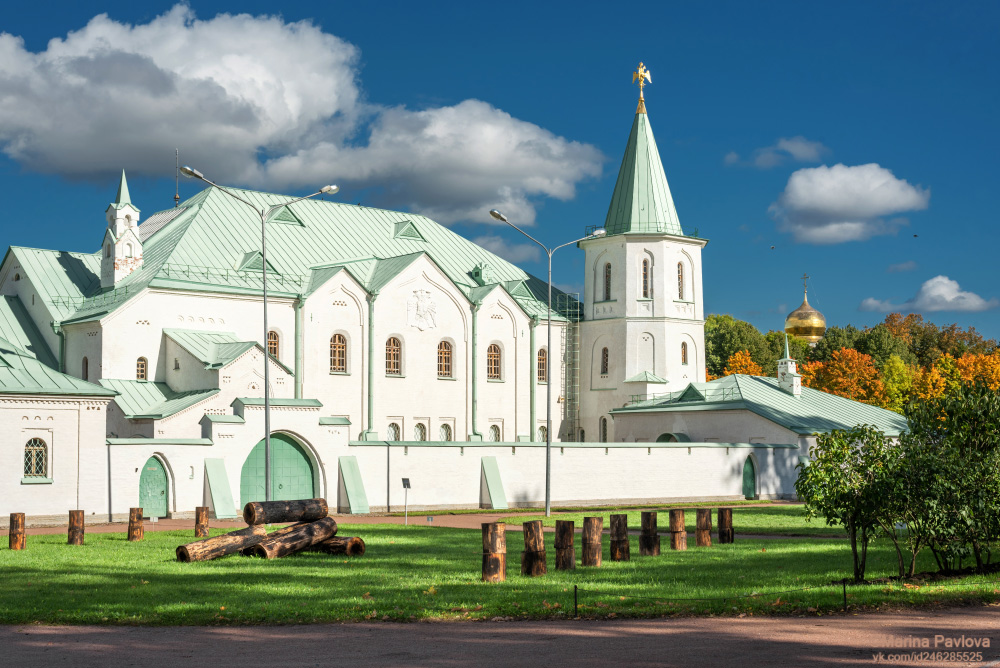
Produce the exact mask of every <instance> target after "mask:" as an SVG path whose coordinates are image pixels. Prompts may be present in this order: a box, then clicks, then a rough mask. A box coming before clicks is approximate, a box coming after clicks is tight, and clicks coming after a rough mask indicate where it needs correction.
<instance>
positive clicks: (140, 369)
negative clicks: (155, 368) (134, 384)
mask: <svg viewBox="0 0 1000 668" xmlns="http://www.w3.org/2000/svg"><path fill="white" fill-rule="evenodd" d="M148 367H149V362H147V361H146V358H145V357H140V358H139V359H137V360H136V361H135V379H136V380H146V379H147V373H148V371H149V368H148Z"/></svg>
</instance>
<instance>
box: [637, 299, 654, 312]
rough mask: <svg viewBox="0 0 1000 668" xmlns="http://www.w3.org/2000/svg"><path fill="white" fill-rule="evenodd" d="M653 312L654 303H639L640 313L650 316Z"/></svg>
mask: <svg viewBox="0 0 1000 668" xmlns="http://www.w3.org/2000/svg"><path fill="white" fill-rule="evenodd" d="M652 312H653V306H652V302H639V313H641V314H643V315H648V314H650V313H652Z"/></svg>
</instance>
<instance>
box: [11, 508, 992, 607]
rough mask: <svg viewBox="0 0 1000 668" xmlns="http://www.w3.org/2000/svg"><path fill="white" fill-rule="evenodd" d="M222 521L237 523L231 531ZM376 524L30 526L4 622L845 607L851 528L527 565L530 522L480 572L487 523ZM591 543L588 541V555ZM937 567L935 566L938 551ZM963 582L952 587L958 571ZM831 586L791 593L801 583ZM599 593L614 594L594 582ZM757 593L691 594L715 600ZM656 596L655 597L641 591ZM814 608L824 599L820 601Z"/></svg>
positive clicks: (914, 592) (981, 596)
mask: <svg viewBox="0 0 1000 668" xmlns="http://www.w3.org/2000/svg"><path fill="white" fill-rule="evenodd" d="M213 533H221V532H220V531H215V532H213ZM340 533H341V535H348V536H349V535H358V536H362V537H363V538H364V539H365V541H366V543H367V545H368V551H367V553H366V554H365V555H364V556H363V557H360V558H351V559H347V558H341V557H334V556H329V555H324V554H319V553H307V554H299V555H294V556H292V557H286V558H284V559H279V560H276V561H270V562H269V561H265V560H262V559H255V558H249V557H240V556H231V557H226V558H224V559H219V560H216V561H212V562H204V563H190V564H184V563H179V562H177V561H175V560H174V548H175V547H176V546H177V545H178V544H181V543H184V542H188V541H190V540H191V537H190V536H191V532H190V531H183V532H151V533H148V534H146V538H145V540H143V541H142V542H139V543H128V542H126V540H125V536H124V534H96V533H95V534H89V535H88V536H87V539H86V545H84V546H69V545H66V544H65V543H66V538H65V535H62V534H56V535H46V536H29V537H28V549H27V550H26V551H24V552H12V551H10V550H7V549H2V550H0V572H2V573H3V575H4V578H3V581H4V584H3V587H2V588H0V623H5V624H10V623H32V622H42V623H57V624H76V623H97V624H101V623H106V624H151V625H174V624H260V623H304V622H314V621H339V620H363V619H388V620H400V621H407V620H411V619H425V618H445V619H448V618H487V619H488V618H493V617H498V616H499V617H513V618H544V617H563V616H570V615H572V614H573V587H574V585H577V586H579V587H580V589H581V590H582V593H581V597H580V603H581V608H580V613H581V615H583V616H601V617H606V616H608V615H613V616H619V617H626V616H643V617H646V616H658V615H665V614H691V613H695V614H704V613H706V612H712V613H722V614H741V613H761V612H765V613H769V614H770V613H788V612H795V611H798V612H802V613H806V612H816V611H819V612H820V613H822V612H826V611H836V610H839V609H840V607H841V606H842V602H843V601H842V593H841V588H840V586H839V585H835V586H830V584H829V583H830V582H831V581H832V580H835V579H838V578H841V577H843V576H845V575H847V573H848V570H849V568H850V553H849V548H848V546H847V543H846V542H845V541H829V540H822V541H820V540H808V539H787V540H744V541H739V540H738V542H737V543H735V544H733V545H717V546H714V547H712V548H709V549H706V548H694V547H691V548H690V549H688V550H687V551H685V552H672V551H670V550H669V549H667V550H664V553H663V554H662V555H661V556H659V557H639V556H638V546H637V545H636V543H635V540H633V545H632V550H633V559H632V561H630V562H627V563H613V562H609V561H608V554H607V542H605V553H604V566H602V567H601V568H599V569H594V568H587V569H584V568H577V569H576V570H575V571H569V572H565V571H564V572H557V571H555V570H554V557H555V555H554V551H553V550H552V547H551V545H549V546H548V547H549V554H548V559H549V568H550V569H552V570H550V572H549V575H547V576H545V577H540V578H526V577H521V576H520V575H519V558H520V549H519V548H520V546H519V545H518V542H519V541H520V534H519V533H516V532H512V533H510V534H508V536H509V546H508V549H509V555H508V557H509V559H508V580H507V582H506V583H500V584H485V583H482V582H480V579H479V576H480V558H481V556H480V555H481V549H482V545H481V538H480V533H479V532H478V531H469V530H461V529H445V528H435V527H422V526H416V527H413V526H411V527H402V526H399V525H355V526H351V525H343V526H342V528H341V531H340ZM578 554H579V552H578ZM925 556H926V558H925V559H924V561H923V563H922V564H921V568H922V569H929V568H931V567H932V564H931V563H930V562H931V558H930V555H925ZM894 559H895V557H894V554H893V553H892V550H891V548H890V547H888V546H885V545H875V546H873V548H872V549H871V551H870V552H869V562H870V566H869V576H870V577H877V576H884V575H891V574H892V570H893V568H894V564H895V561H894ZM958 582H960V583H961V586H957V587H956V586H949V587H947V588H941V587H936V586H915V585H908V586H905V587H904V586H896V585H892V586H885V585H869V586H863V587H857V588H850V589H849V591H850V592H851V598H850V603H851V604H852V605H861V606H874V605H880V604H885V603H888V604H929V603H932V602H954V601H958V600H962V599H964V600H981V601H994V600H1000V589H998V585H997V583H996V576H991V577H978V576H977V577H969V578H965V579H964V580H961V581H958ZM949 584H952V582H951V581H949ZM810 586H819V587H820V588H819V589H815V590H811V591H800V592H795V593H784V594H778V593H775V592H778V591H781V590H786V589H798V588H803V587H810ZM591 592H599V593H591ZM755 592H756V593H758V594H759V596H757V597H753V598H743V599H738V600H723V601H689V600H683V599H692V598H702V597H709V598H710V597H733V596H743V595H747V594H753V593H755ZM636 597H644V598H636ZM810 608H814V609H815V610H810Z"/></svg>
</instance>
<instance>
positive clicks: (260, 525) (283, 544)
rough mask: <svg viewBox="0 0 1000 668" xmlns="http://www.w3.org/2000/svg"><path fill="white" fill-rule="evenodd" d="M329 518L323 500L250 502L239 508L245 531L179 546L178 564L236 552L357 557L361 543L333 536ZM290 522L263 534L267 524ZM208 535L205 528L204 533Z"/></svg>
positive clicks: (333, 525)
mask: <svg viewBox="0 0 1000 668" xmlns="http://www.w3.org/2000/svg"><path fill="white" fill-rule="evenodd" d="M329 515H330V509H329V507H328V506H327V503H326V499H305V500H300V501H253V502H250V503H248V504H247V505H246V506H245V507H244V508H243V520H244V521H245V522H246V523H247V528H245V529H239V530H237V531H231V532H229V533H227V534H223V535H221V536H215V537H213V538H204V539H203V540H199V541H195V542H193V543H188V544H187V545H180V546H178V548H177V560H178V561H208V560H211V559H218V558H219V557H224V556H227V555H230V554H236V553H237V552H239V553H240V554H242V555H244V556H255V557H263V558H265V559H277V558H279V557H286V556H288V555H291V554H295V553H297V552H303V551H311V552H325V553H327V554H343V555H347V556H361V555H362V554H364V553H365V541H364V540H362V539H361V538H358V537H356V536H337V521H336V520H335V519H333V518H332V517H330V516H329ZM286 522H294V524H292V525H291V526H287V527H285V528H283V529H278V530H276V531H272V532H271V533H267V530H266V529H265V528H264V527H265V525H267V524H283V523H286ZM204 535H206V536H207V535H208V531H207V528H206V531H205V534H204Z"/></svg>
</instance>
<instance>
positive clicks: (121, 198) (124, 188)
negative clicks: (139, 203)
mask: <svg viewBox="0 0 1000 668" xmlns="http://www.w3.org/2000/svg"><path fill="white" fill-rule="evenodd" d="M131 203H132V200H131V199H130V198H129V194H128V181H126V180H125V170H124V169H123V170H122V180H121V182H120V183H119V184H118V197H117V198H115V201H114V202H113V204H131Z"/></svg>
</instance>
